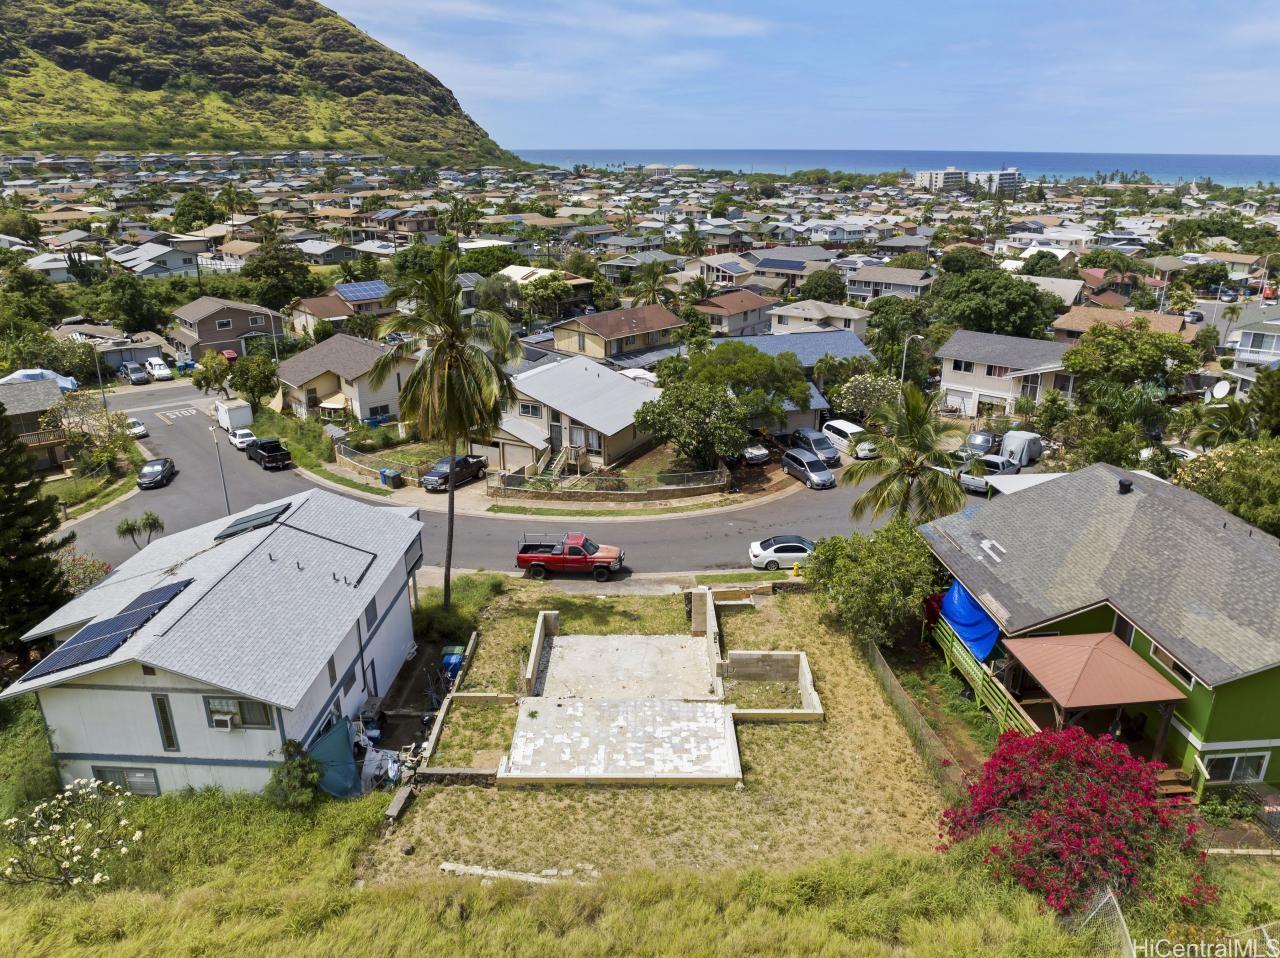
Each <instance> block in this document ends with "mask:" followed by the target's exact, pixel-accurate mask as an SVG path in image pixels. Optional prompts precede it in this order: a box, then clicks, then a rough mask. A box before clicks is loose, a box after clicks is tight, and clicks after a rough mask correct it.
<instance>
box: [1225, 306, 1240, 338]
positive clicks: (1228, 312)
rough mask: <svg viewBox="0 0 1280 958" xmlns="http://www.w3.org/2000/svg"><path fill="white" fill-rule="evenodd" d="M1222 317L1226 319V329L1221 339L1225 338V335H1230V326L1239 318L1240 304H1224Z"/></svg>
mask: <svg viewBox="0 0 1280 958" xmlns="http://www.w3.org/2000/svg"><path fill="white" fill-rule="evenodd" d="M1222 318H1223V319H1225V320H1226V321H1227V331H1226V332H1225V333H1223V336H1222V338H1223V339H1226V338H1227V336H1230V335H1231V327H1232V326H1234V325H1235V324H1236V321H1237V320H1239V319H1240V304H1239V303H1232V304H1230V305H1229V306H1224V307H1223V308H1222Z"/></svg>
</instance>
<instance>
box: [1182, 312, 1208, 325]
mask: <svg viewBox="0 0 1280 958" xmlns="http://www.w3.org/2000/svg"><path fill="white" fill-rule="evenodd" d="M1182 318H1183V319H1185V320H1186V321H1187V322H1189V323H1203V322H1204V313H1202V312H1200V310H1198V309H1189V310H1187V311H1186V312H1185V313H1183V314H1182Z"/></svg>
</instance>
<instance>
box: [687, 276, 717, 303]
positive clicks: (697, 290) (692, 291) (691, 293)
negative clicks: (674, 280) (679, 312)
mask: <svg viewBox="0 0 1280 958" xmlns="http://www.w3.org/2000/svg"><path fill="white" fill-rule="evenodd" d="M710 295H711V287H710V286H708V285H707V281H706V280H705V279H703V278H702V277H701V276H695V277H693V279H691V280H689V282H687V283H685V284H684V285H683V286H681V287H680V299H681V300H682V301H683V302H685V303H689V304H693V303H700V302H702V301H703V300H704V299H706V298H707V297H708V296H710Z"/></svg>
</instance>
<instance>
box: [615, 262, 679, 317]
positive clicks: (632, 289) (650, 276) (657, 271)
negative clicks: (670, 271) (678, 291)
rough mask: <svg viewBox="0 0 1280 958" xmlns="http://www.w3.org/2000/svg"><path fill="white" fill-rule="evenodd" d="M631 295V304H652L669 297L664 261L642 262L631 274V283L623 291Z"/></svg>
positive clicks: (664, 300) (663, 301) (669, 291)
mask: <svg viewBox="0 0 1280 958" xmlns="http://www.w3.org/2000/svg"><path fill="white" fill-rule="evenodd" d="M623 292H625V293H626V294H627V295H628V296H630V297H631V305H632V306H652V305H654V304H657V303H665V302H667V300H669V299H671V297H672V293H671V288H670V287H669V286H668V285H667V267H666V264H664V263H643V264H641V266H640V267H639V268H638V269H637V270H636V271H635V272H634V273H633V274H632V276H631V284H630V285H629V286H628V287H627V288H626V289H625V290H624V291H623Z"/></svg>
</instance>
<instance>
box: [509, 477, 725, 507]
mask: <svg viewBox="0 0 1280 958" xmlns="http://www.w3.org/2000/svg"><path fill="white" fill-rule="evenodd" d="M727 487H728V480H722V481H720V482H709V483H703V484H702V485H697V486H656V487H655V488H653V489H637V490H634V491H626V490H621V491H618V492H604V491H600V490H594V489H558V490H555V491H551V490H547V489H513V488H511V487H509V486H504V485H502V484H500V483H494V484H493V485H490V486H487V487H486V489H485V492H486V493H487V494H488V495H489V496H490V497H491V498H494V499H534V500H538V501H540V502H665V501H667V500H668V499H690V498H692V497H693V496H707V495H711V494H712V493H714V492H723V491H724V490H725V489H726V488H727Z"/></svg>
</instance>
